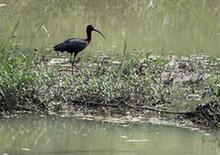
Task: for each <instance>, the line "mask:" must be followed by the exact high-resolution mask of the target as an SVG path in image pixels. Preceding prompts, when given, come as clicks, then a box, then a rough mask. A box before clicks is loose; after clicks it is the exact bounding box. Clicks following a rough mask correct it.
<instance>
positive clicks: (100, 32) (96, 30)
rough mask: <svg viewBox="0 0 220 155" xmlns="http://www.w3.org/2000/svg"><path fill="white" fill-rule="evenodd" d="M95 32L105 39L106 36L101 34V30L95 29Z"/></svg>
mask: <svg viewBox="0 0 220 155" xmlns="http://www.w3.org/2000/svg"><path fill="white" fill-rule="evenodd" d="M94 31H96V32H98V33H99V34H100V35H101V36H103V38H105V36H104V34H102V32H100V31H99V30H97V29H94Z"/></svg>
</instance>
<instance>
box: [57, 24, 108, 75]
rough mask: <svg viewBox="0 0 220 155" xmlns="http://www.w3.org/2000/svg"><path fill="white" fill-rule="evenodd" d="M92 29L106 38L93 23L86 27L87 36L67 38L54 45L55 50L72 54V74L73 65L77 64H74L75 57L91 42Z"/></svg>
mask: <svg viewBox="0 0 220 155" xmlns="http://www.w3.org/2000/svg"><path fill="white" fill-rule="evenodd" d="M92 31H96V32H98V33H99V34H100V35H102V36H103V37H104V38H105V36H104V34H102V33H101V32H100V31H99V30H97V29H95V28H94V27H93V26H92V25H88V26H87V27H86V34H87V38H71V39H67V40H65V41H64V42H62V43H59V44H57V45H55V46H54V47H53V49H54V50H55V51H58V52H61V53H63V52H67V53H70V54H71V55H70V63H71V64H72V74H73V66H76V65H74V62H75V58H76V56H77V54H78V53H79V52H81V51H82V50H84V49H85V48H86V47H87V46H88V45H89V43H90V42H91V39H92ZM76 67H77V66H76ZM77 68H78V67H77Z"/></svg>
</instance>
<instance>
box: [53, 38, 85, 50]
mask: <svg viewBox="0 0 220 155" xmlns="http://www.w3.org/2000/svg"><path fill="white" fill-rule="evenodd" d="M88 45H89V41H88V40H86V39H78V38H71V39H67V40H65V41H64V42H62V43H60V44H57V45H55V46H54V50H55V51H59V52H61V53H63V52H65V51H66V52H68V53H79V52H80V51H82V50H84V49H85V48H86V47H87V46H88Z"/></svg>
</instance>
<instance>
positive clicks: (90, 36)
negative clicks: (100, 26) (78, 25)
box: [86, 31, 92, 43]
mask: <svg viewBox="0 0 220 155" xmlns="http://www.w3.org/2000/svg"><path fill="white" fill-rule="evenodd" d="M86 34H87V38H86V40H87V41H88V43H90V41H91V39H92V31H86Z"/></svg>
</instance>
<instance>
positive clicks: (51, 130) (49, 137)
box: [0, 117, 220, 155]
mask: <svg viewBox="0 0 220 155" xmlns="http://www.w3.org/2000/svg"><path fill="white" fill-rule="evenodd" d="M0 123H1V126H0V137H1V138H0V154H1V153H2V154H4V153H5V154H6V153H7V154H8V155H20V154H22V155H31V154H37V155H51V154H59V155H66V154H68V155H69V154H71V155H85V154H89V155H177V154H178V155H219V154H220V145H219V143H220V140H219V139H218V135H219V134H218V135H212V134H211V135H205V134H204V133H200V132H197V131H191V130H189V129H182V128H176V127H168V126H159V125H147V124H142V125H141V124H139V125H129V126H127V125H117V124H109V123H100V122H93V121H78V120H75V119H70V118H60V119H50V118H47V119H45V118H35V117H29V118H26V119H9V120H1V121H0ZM213 134H214V133H213Z"/></svg>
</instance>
